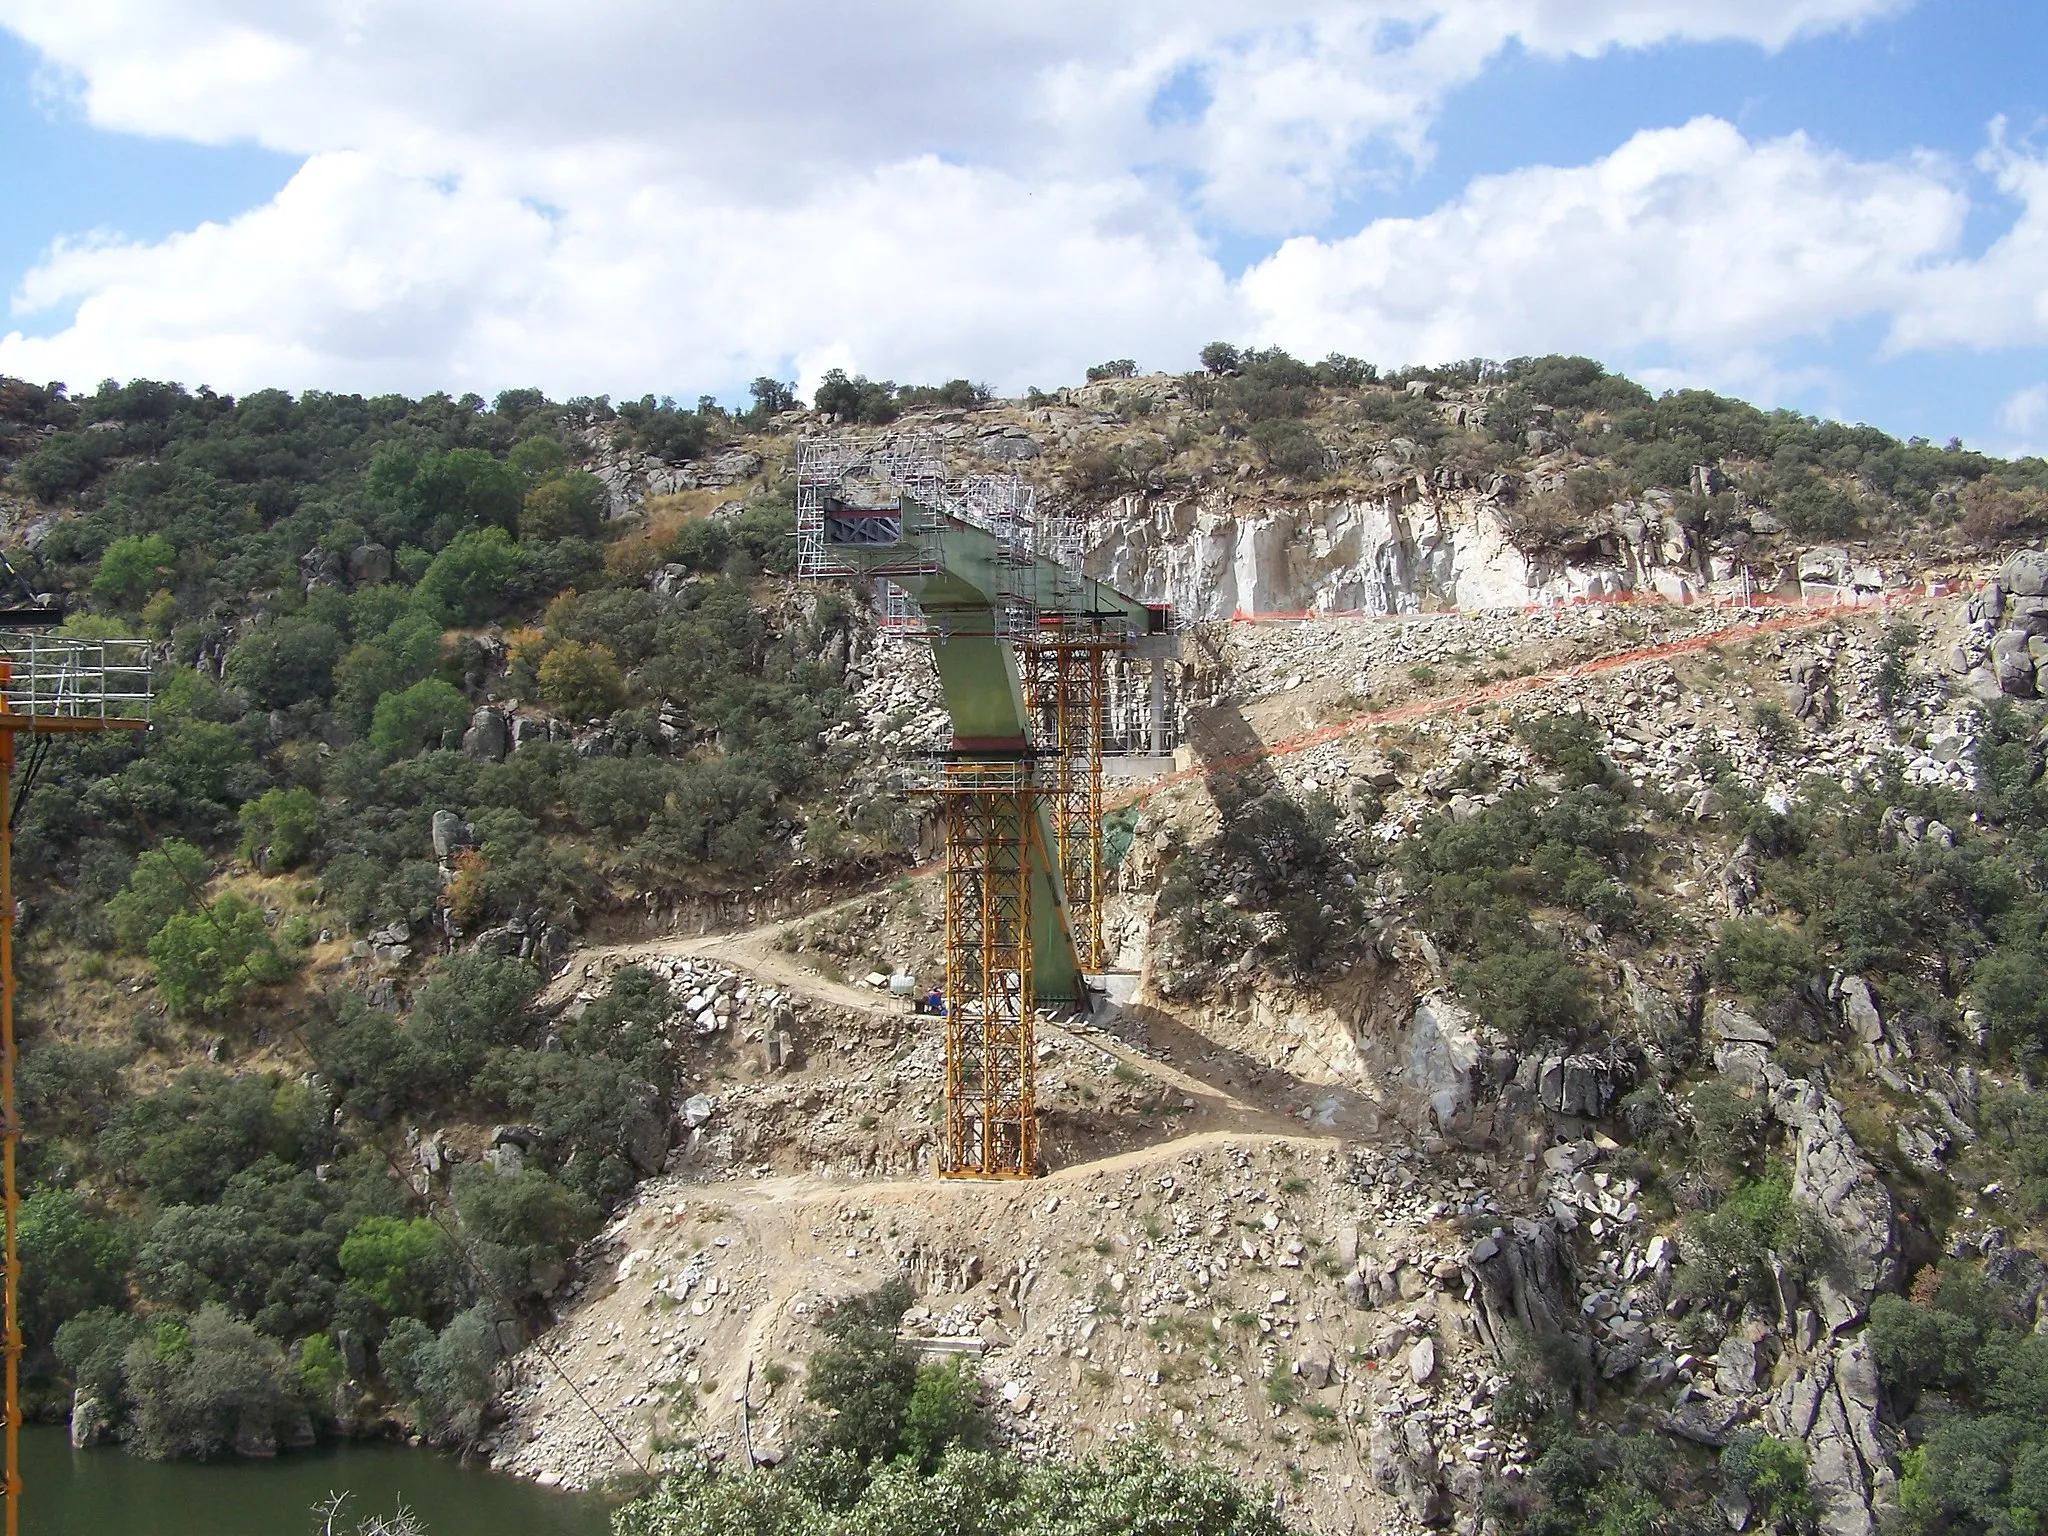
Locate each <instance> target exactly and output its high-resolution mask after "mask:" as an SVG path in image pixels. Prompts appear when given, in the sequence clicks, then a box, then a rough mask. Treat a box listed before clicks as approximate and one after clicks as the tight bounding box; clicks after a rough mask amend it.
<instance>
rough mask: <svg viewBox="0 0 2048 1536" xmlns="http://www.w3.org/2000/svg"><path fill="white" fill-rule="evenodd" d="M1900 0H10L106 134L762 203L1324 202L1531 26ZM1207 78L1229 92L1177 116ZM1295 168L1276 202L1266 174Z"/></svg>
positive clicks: (1414, 138)
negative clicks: (692, 184)
mask: <svg viewBox="0 0 2048 1536" xmlns="http://www.w3.org/2000/svg"><path fill="white" fill-rule="evenodd" d="M1898 3H1899V0H1124V3H1122V4H1119V5H1103V4H1100V3H1099V0H1036V3H1034V4H1031V5H1007V6H990V5H961V4H958V3H956V0H897V3H894V4H892V5H889V6H887V7H870V6H849V5H844V4H828V3H820V0H784V3H781V4H777V5H732V4H713V3H707V0H695V3H683V4H678V3H676V0H602V3H587V4H582V5H574V6H566V5H541V4H533V3H518V4H507V3H504V0H438V3H420V0H299V3H295V4H291V5H278V4H276V3H275V0H149V3H142V0H66V3H65V4H63V5H50V4H48V3H47V0H0V25H6V26H9V27H11V28H12V29H13V30H15V31H16V32H18V33H20V34H21V35H22V36H23V37H25V38H27V39H28V40H29V41H30V42H31V43H33V44H34V45H35V46H36V47H37V48H39V49H41V50H42V51H43V53H44V55H45V56H46V57H47V58H48V59H49V60H50V61H51V63H52V65H54V66H55V67H56V68H57V69H59V70H61V71H64V72H66V74H67V76H68V78H69V79H70V80H71V82H72V84H73V88H74V91H75V94H76V98H77V100H78V102H79V104H80V106H81V107H82V109H83V110H84V112H85V114H86V116H87V117H88V119H89V120H90V121H92V122H93V123H95V124H96V125H99V126H101V127H108V128H118V129H125V130H128V131H132V132H138V133H149V134H164V135H176V136H179V137H185V138H193V139H198V140H203V141H207V142H225V141H230V140H237V139H249V140H253V141H255V142H258V143H261V144H265V145H268V146H270V147H272V148H275V149H279V150H283V151H285V152H287V153H293V154H314V153H320V152H323V151H331V150H343V149H349V150H358V151H366V152H371V153H376V154H379V155H380V156H383V157H385V158H387V159H389V160H391V161H392V162H393V163H394V164H395V165H398V166H402V167H405V168H410V169H417V170H430V171H458V172H464V173H468V174H479V173H481V172H483V171H484V170H485V169H486V168H487V167H488V168H491V169H492V170H493V171H494V172H495V173H496V174H498V175H501V176H504V177H506V178H507V179H510V180H515V181H519V182H521V183H522V184H524V185H526V187H527V190H534V191H540V190H545V191H548V192H550V193H556V194H558V193H559V192H560V191H562V190H564V189H565V188H566V189H571V190H573V187H574V185H575V183H576V182H577V181H578V180H579V179H580V178H581V176H582V174H583V173H584V170H585V168H586V166H587V164H588V161H589V158H590V156H591V154H592V153H593V152H599V153H603V154H605V155H607V156H611V157H621V158H623V159H625V160H626V161H628V162H630V163H632V164H633V165H634V166H635V167H636V168H637V169H639V170H640V171H641V172H642V173H643V174H652V175H655V176H658V177H660V178H662V179H664V180H667V179H671V178H677V177H685V178H688V177H696V178H703V179H708V180H712V181H716V182H718V183H720V184H722V185H724V186H726V187H728V188H731V189H745V190H746V191H748V192H749V193H750V194H751V195H755V196H758V195H761V194H762V193H763V192H764V191H765V192H768V193H770V194H771V195H772V194H773V193H774V192H776V191H777V190H780V191H782V192H784V193H787V192H788V191H789V190H791V189H794V188H801V187H805V186H809V185H811V184H812V183H813V181H814V180H815V178H817V177H820V176H832V175H838V174H843V173H845V172H847V171H849V170H852V171H856V172H858V171H862V170H869V169H873V168H874V167H875V166H877V165H881V164H887V163H892V162H894V161H897V160H901V159H907V158H911V157H914V156H916V155H919V154H925V153H933V154H939V155H942V156H945V157H946V158H948V159H952V160H956V161H960V162H964V163H973V164H980V165H987V166H990V167H993V168H996V169H1001V170H1006V171H1009V172H1012V173H1016V174H1033V173H1037V174H1059V175H1063V176H1072V177H1079V178H1081V179H1093V178H1095V177H1099V176H1105V175H1112V176H1113V175H1121V174H1124V173H1125V172H1126V171H1128V170H1129V169H1130V168H1131V167H1133V166H1134V165H1140V164H1170V165H1173V166H1175V167H1176V168H1177V169H1178V170H1179V171H1181V172H1183V173H1185V174H1187V175H1190V176H1192V177H1193V178H1194V179H1195V180H1196V181H1197V182H1199V183H1201V184H1202V185H1203V187H1204V189H1205V196H1204V205H1205V207H1207V208H1208V209H1209V211H1210V212H1212V213H1213V214H1216V215H1217V216H1220V217H1223V218H1226V219H1238V218H1243V219H1246V220H1249V221H1250V222H1251V223H1253V224H1255V225H1260V226H1262V227H1263V226H1265V225H1267V224H1269V223H1270V222H1271V221H1272V219H1273V218H1274V217H1275V216H1276V215H1277V214H1292V213H1298V212H1300V211H1302V210H1310V211H1313V210H1314V209H1316V208H1318V207H1320V206H1321V205H1322V203H1323V202H1325V201H1326V200H1327V198H1328V196H1329V195H1330V193H1331V192H1332V191H1334V190H1336V189H1338V188H1341V187H1342V186H1344V185H1346V184H1347V183H1348V182H1349V181H1350V180H1351V179H1352V178H1353V176H1354V174H1355V173H1356V170H1357V168H1358V160H1359V157H1360V155H1361V153H1362V152H1364V151H1365V150H1367V149H1368V148H1369V147H1370V146H1371V145H1372V144H1374V143H1375V142H1377V141H1384V142H1385V144H1386V145H1388V146H1390V147H1391V148H1392V149H1393V150H1394V151H1395V152H1397V153H1410V154H1412V153H1416V152H1419V151H1420V149H1421V147H1422V144H1423V141H1424V136H1425V134H1426V131H1427V128H1428V125H1429V122H1430V120H1431V118H1432V117H1433V115H1434V113H1435V110H1436V108H1437V106H1438V104H1439V103H1440V102H1441V100H1442V97H1443V95H1444V93H1445V92H1447V91H1449V90H1451V89H1454V88H1456V87H1457V86H1460V85H1462V84H1464V83H1466V82H1467V81H1469V80H1471V79H1473V78H1474V77H1475V76H1476V75H1477V74H1478V73H1479V71H1480V70H1481V69H1483V68H1484V66H1485V64H1486V62H1487V61H1488V60H1489V59H1490V58H1491V57H1493V56H1494V55H1495V54H1497V53H1498V52H1499V50H1500V49H1501V48H1502V47H1504V46H1505V45H1506V44H1507V43H1509V42H1510V41H1511V40H1517V39H1519V40H1520V41H1521V42H1523V43H1524V44H1525V45H1526V46H1528V47H1530V48H1531V49H1533V50H1535V51H1538V52H1543V53H1578V54H1586V53H1596V52H1599V51H1601V50H1603V49H1606V48H1609V47H1614V46H1623V45H1626V46H1642V45H1646V44H1650V43H1655V42H1659V41H1665V40H1676V39H1685V40H1704V39H1719V38H1733V39H1743V40H1748V41H1753V42H1758V43H1761V44H1763V45H1765V46H1771V47H1775V46H1778V45H1781V44H1783V43H1784V42H1786V41H1787V40H1788V39H1790V38H1792V37H1794V36H1797V35H1800V34H1803V33H1807V32H1811V31H1816V30H1822V29H1826V28H1830V27H1836V26H1841V25H1845V24H1849V23H1853V22H1855V21H1857V20H1860V19H1863V18H1866V17H1869V16H1872V15H1876V14H1880V13H1883V12H1885V11H1888V10H1892V9H1896V8H1897V5H1898ZM1189 72H1193V73H1194V74H1196V75H1198V76H1199V77H1200V78H1201V79H1202V80H1203V81H1204V82H1205V84H1206V86H1207V88H1208V90H1209V92H1210V93H1211V98H1212V106H1211V110H1210V111H1208V112H1207V113H1205V114H1203V115H1202V116H1201V117H1200V119H1199V121H1198V122H1196V123H1195V124H1193V125H1192V126H1191V127H1187V126H1183V127H1175V126H1173V125H1156V124H1154V123H1152V122H1151V121H1150V120H1149V110H1150V108H1151V107H1152V105H1153V103H1154V100H1155V97H1156V96H1157V94H1158V92H1159V91H1160V89H1161V88H1162V87H1163V86H1165V85H1166V84H1167V83H1168V82H1169V81H1171V80H1173V79H1175V78H1176V77H1180V76H1183V75H1186V74H1188V73H1189ZM1279 182H1285V183H1290V184H1292V185H1291V187H1290V189H1289V190H1287V191H1286V192H1285V194H1284V195H1281V196H1275V193H1274V184H1275V183H1279Z"/></svg>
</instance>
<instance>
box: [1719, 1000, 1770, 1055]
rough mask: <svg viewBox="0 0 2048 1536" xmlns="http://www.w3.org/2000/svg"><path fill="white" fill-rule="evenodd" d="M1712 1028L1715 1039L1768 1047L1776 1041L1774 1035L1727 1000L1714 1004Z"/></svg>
mask: <svg viewBox="0 0 2048 1536" xmlns="http://www.w3.org/2000/svg"><path fill="white" fill-rule="evenodd" d="M1713 1030H1714V1038H1715V1039H1717V1040H1726V1041H1732V1042H1734V1043H1736V1044H1740V1045H1761V1046H1765V1047H1770V1046H1773V1045H1776V1044H1777V1043H1778V1037H1777V1036H1776V1035H1774V1034H1772V1033H1771V1032H1770V1031H1769V1030H1768V1029H1766V1028H1764V1026H1763V1025H1761V1024H1759V1023H1758V1022H1757V1021H1756V1020H1755V1019H1753V1018H1751V1017H1750V1016H1749V1015H1748V1014H1746V1013H1744V1012H1743V1011H1742V1010H1741V1009H1740V1008H1737V1007H1736V1006H1735V1005H1734V1004H1733V1003H1729V1002H1717V1003H1715V1004H1714V1012H1713Z"/></svg>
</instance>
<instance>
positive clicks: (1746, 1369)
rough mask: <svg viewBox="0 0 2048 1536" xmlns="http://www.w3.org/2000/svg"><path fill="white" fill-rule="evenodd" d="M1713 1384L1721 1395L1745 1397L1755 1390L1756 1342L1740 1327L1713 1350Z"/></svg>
mask: <svg viewBox="0 0 2048 1536" xmlns="http://www.w3.org/2000/svg"><path fill="white" fill-rule="evenodd" d="M1714 1386H1715V1388H1716V1390H1718V1391H1719V1392H1720V1394H1721V1395H1722V1396H1723V1397H1747V1396H1749V1394H1750V1393H1752V1392H1754V1391H1755V1390H1756V1344H1755V1342H1754V1341H1753V1340H1751V1338H1750V1337H1749V1335H1748V1334H1746V1333H1744V1332H1742V1331H1741V1330H1740V1329H1737V1330H1735V1331H1734V1332H1733V1333H1730V1334H1729V1335H1728V1336H1727V1337H1726V1338H1724V1339H1723V1340H1721V1347H1720V1349H1719V1350H1718V1351H1716V1352H1715V1355H1714Z"/></svg>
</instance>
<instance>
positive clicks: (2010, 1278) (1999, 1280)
mask: <svg viewBox="0 0 2048 1536" xmlns="http://www.w3.org/2000/svg"><path fill="white" fill-rule="evenodd" d="M1984 1278H1985V1279H1986V1280H1989V1281H1990V1282H1991V1283H1992V1284H1994V1285H1996V1286H1998V1287H1999V1288H2000V1289H2002V1290H2003V1291H2004V1292H2005V1293H2006V1294H2007V1295H2008V1296H2010V1297H2011V1298H2012V1302H2013V1305H2014V1306H2015V1307H2016V1308H2018V1310H2019V1314H2020V1317H2021V1318H2022V1319H2023V1320H2024V1321H2026V1322H2029V1323H2031V1322H2032V1321H2033V1319H2034V1311H2035V1308H2036V1307H2038V1306H2039V1305H2040V1301H2041V1294H2042V1292H2043V1291H2048V1266H2044V1265H2043V1264H2042V1262H2041V1259H2040V1256H2039V1255H2038V1254H2036V1253H2034V1252H2033V1250H2032V1249H2029V1248H2000V1249H1998V1250H1997V1251H1996V1252H1994V1253H1992V1254H1991V1255H1990V1256H1988V1257H1987V1258H1986V1259H1985V1260H1984Z"/></svg>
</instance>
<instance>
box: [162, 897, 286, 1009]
mask: <svg viewBox="0 0 2048 1536" xmlns="http://www.w3.org/2000/svg"><path fill="white" fill-rule="evenodd" d="M149 959H150V963H151V964H152V965H154V966H155V967H156V985H157V991H158V992H159V993H161V994H162V996H163V1000H164V1005H165V1006H166V1007H167V1008H169V1009H170V1010H171V1012H173V1013H219V1012H221V1011H223V1010H224V1009H227V1008H231V1007H233V1006H234V1004H235V1003H236V1002H237V1001H239V1000H240V998H241V997H242V994H243V993H245V992H247V991H248V990H249V989H250V988H252V987H259V986H268V985H272V984H275V983H277V982H280V981H283V980H284V979H285V977H286V976H288V975H290V974H291V968H290V967H289V966H288V965H286V963H285V961H284V958H283V957H282V956H281V955H279V954H278V952H277V946H276V945H275V944H273V943H272V942H271V939H270V930H269V928H268V927H267V926H266V925H265V923H264V921H263V914H262V913H261V912H259V911H257V910H256V908H255V907H253V906H252V905H250V904H249V903H248V902H247V901H245V900H244V899H243V898H241V897H240V896H237V895H235V894H234V893H233V892H232V891H230V892H228V893H227V894H226V895H224V896H222V897H220V898H219V899H218V900H216V901H215V902H213V903H212V904H211V905H210V906H208V907H205V908H202V909H201V910H200V911H197V912H180V913H178V914H177V915H176V916H174V917H172V918H171V919H170V920H169V921H167V922H166V923H165V924H164V925H163V927H162V928H160V929H158V930H157V933H156V936H155V937H154V938H152V939H151V940H150V941H149Z"/></svg>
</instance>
